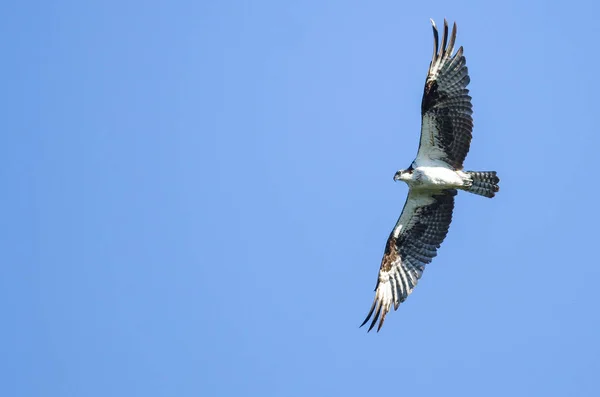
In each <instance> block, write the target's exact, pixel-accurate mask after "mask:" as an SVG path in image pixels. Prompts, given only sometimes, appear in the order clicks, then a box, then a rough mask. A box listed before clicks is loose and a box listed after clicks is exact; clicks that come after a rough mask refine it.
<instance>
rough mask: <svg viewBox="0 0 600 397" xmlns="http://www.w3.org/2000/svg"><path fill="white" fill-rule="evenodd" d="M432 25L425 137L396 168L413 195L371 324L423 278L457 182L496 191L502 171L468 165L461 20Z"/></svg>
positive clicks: (382, 274)
mask: <svg viewBox="0 0 600 397" xmlns="http://www.w3.org/2000/svg"><path fill="white" fill-rule="evenodd" d="M431 24H432V26H433V58H432V60H431V63H430V65H429V71H428V73H427V79H426V80H425V91H424V93H423V100H422V102H421V141H420V143H419V150H418V152H417V157H416V158H415V160H414V161H413V162H412V164H411V165H410V167H408V168H407V169H405V170H400V171H398V172H396V174H395V175H394V181H403V182H406V183H407V184H408V187H409V191H408V197H407V199H406V203H405V204H404V208H403V209H402V213H401V214H400V218H399V219H398V222H396V226H394V229H393V230H392V232H391V233H390V236H389V238H388V240H387V244H386V246H385V252H384V254H383V259H382V260H381V267H380V269H379V277H378V279H377V285H376V286H375V300H374V301H373V305H372V306H371V310H370V311H369V314H368V315H367V318H366V319H365V321H364V322H363V323H362V325H361V327H362V326H363V325H365V324H366V323H367V322H368V321H369V319H370V318H371V316H373V315H374V317H373V320H372V322H371V326H370V327H369V331H370V330H371V329H372V328H373V327H374V326H375V324H376V323H377V320H379V326H378V327H377V331H379V330H380V329H381V326H382V325H383V322H384V320H385V316H386V315H387V314H388V312H389V311H390V308H391V307H392V305H394V310H397V309H398V306H399V305H400V303H402V302H404V301H405V300H406V298H407V297H408V295H410V293H411V292H412V291H413V289H414V288H415V286H416V285H417V282H418V280H419V279H420V278H421V275H422V274H423V270H424V269H425V265H427V264H428V263H430V262H431V260H432V259H433V258H434V257H435V256H436V255H437V249H438V248H439V247H440V244H441V243H442V241H444V238H445V237H446V234H447V233H448V227H449V226H450V222H451V221H452V210H453V209H454V196H456V192H457V189H460V190H465V191H467V192H470V193H474V194H478V195H481V196H484V197H490V198H491V197H494V195H495V193H496V192H497V191H498V182H499V181H500V179H499V178H498V177H497V176H496V172H495V171H483V172H481V171H463V161H464V160H465V157H466V156H467V153H468V151H469V146H470V144H471V132H472V130H473V118H472V117H471V114H472V113H473V111H472V106H471V97H470V96H469V90H468V89H467V85H468V84H469V82H470V79H469V73H468V70H467V66H466V61H465V57H464V55H463V48H462V47H460V48H459V49H458V51H456V53H455V54H454V55H453V54H452V52H453V51H454V41H455V39H456V23H455V24H454V26H453V28H452V34H451V35H450V40H448V23H447V22H446V20H444V37H443V39H442V45H441V46H439V35H438V30H437V27H436V26H435V22H434V21H433V20H431Z"/></svg>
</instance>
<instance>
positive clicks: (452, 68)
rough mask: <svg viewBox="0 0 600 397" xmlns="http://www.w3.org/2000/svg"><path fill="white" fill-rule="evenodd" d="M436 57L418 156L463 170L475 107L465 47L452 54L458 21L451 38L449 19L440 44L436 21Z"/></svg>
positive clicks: (424, 102)
mask: <svg viewBox="0 0 600 397" xmlns="http://www.w3.org/2000/svg"><path fill="white" fill-rule="evenodd" d="M431 23H432V26H433V37H434V43H433V46H434V47H433V57H432V60H431V63H430V65H429V71H428V73H427V79H426V81H425V89H424V93H423V100H422V102H421V117H422V118H421V141H420V144H419V152H418V154H417V159H419V158H427V159H433V160H442V161H444V162H445V163H447V164H448V165H450V166H451V167H453V168H454V169H455V170H460V169H462V166H463V162H464V160H465V157H466V156H467V153H468V152H469V148H470V145H471V138H472V132H473V117H472V114H473V106H472V105H471V97H470V96H469V90H468V89H467V85H468V84H469V82H470V81H471V80H470V77H469V71H468V69H467V66H466V59H465V57H464V55H463V48H462V47H460V48H459V49H458V51H457V52H456V53H455V54H454V55H452V52H453V51H454V43H455V40H456V23H455V24H454V26H453V28H452V34H451V36H450V40H448V22H447V21H446V20H444V35H443V39H442V44H441V46H440V45H439V35H438V30H437V27H436V25H435V22H433V20H432V21H431Z"/></svg>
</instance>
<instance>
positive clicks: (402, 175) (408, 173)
mask: <svg viewBox="0 0 600 397" xmlns="http://www.w3.org/2000/svg"><path fill="white" fill-rule="evenodd" d="M412 172H413V169H412V167H410V168H409V169H406V170H398V171H397V172H396V173H395V174H394V181H395V182H398V181H404V182H406V181H409V180H410V179H411V178H412Z"/></svg>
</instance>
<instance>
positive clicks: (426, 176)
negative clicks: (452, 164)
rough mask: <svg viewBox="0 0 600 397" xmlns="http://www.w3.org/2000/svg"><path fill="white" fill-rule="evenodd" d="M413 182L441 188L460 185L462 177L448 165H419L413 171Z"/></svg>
mask: <svg viewBox="0 0 600 397" xmlns="http://www.w3.org/2000/svg"><path fill="white" fill-rule="evenodd" d="M413 184H414V185H416V186H423V187H426V186H432V187H439V188H452V187H460V186H462V185H463V180H462V178H461V177H460V176H459V175H458V174H457V173H456V172H455V171H453V170H451V169H449V168H446V167H427V166H424V167H417V168H415V169H414V171H413Z"/></svg>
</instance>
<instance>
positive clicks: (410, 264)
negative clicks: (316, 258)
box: [361, 189, 456, 331]
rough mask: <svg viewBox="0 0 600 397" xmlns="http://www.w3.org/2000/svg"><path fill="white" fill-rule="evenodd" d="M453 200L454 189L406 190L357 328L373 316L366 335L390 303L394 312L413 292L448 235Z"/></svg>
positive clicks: (386, 310)
mask: <svg viewBox="0 0 600 397" xmlns="http://www.w3.org/2000/svg"><path fill="white" fill-rule="evenodd" d="M454 196H456V190H454V189H448V190H442V191H438V192H427V191H415V190H412V189H411V190H410V192H409V194H408V198H407V199H406V203H405V204H404V209H403V210H402V214H401V215H400V218H399V219H398V222H397V223H396V226H395V227H394V230H392V233H391V234H390V237H389V238H388V241H387V244H386V247H385V252H384V254H383V259H382V260H381V267H380V269H379V278H378V279H377V285H376V286H375V300H374V301H373V305H372V306H371V310H370V311H369V314H368V315H367V318H366V319H365V321H364V322H363V323H362V324H361V327H362V326H363V325H365V324H366V323H367V321H369V319H370V318H371V316H372V315H373V313H375V316H374V317H373V321H372V322H371V326H370V327H369V331H370V330H371V329H372V328H373V327H374V326H375V323H377V320H378V319H379V318H381V320H380V321H379V326H378V327H377V331H379V330H380V329H381V326H382V325H383V321H384V320H385V316H386V315H387V313H388V312H389V311H390V307H391V306H392V303H393V304H394V310H396V309H398V306H399V305H400V303H402V302H404V301H405V300H406V298H407V297H408V295H410V293H411V292H412V290H413V289H414V288H415V286H416V285H417V282H418V280H419V279H420V278H421V275H422V274H423V270H424V269H425V265H426V264H428V263H430V262H431V260H432V259H433V258H434V257H435V256H436V255H437V249H438V248H439V247H440V244H441V243H442V241H444V238H445V237H446V234H447V233H448V228H449V227H450V222H451V221H452V210H453V209H454Z"/></svg>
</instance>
